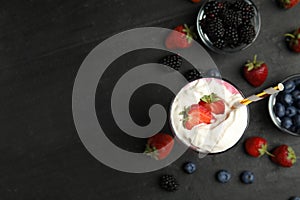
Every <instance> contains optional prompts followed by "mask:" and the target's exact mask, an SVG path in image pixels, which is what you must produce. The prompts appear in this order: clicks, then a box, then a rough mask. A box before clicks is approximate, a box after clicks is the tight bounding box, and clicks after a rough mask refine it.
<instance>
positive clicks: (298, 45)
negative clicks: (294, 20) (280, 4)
mask: <svg viewBox="0 0 300 200" xmlns="http://www.w3.org/2000/svg"><path fill="white" fill-rule="evenodd" d="M289 1H292V0H289ZM285 36H286V37H287V38H288V46H289V48H290V49H291V50H292V51H294V52H297V53H300V28H298V29H297V30H295V31H294V33H292V34H291V33H287V34H285Z"/></svg>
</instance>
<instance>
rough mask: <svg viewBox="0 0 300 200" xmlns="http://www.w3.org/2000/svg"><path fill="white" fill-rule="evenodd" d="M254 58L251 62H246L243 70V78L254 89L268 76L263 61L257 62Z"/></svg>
mask: <svg viewBox="0 0 300 200" xmlns="http://www.w3.org/2000/svg"><path fill="white" fill-rule="evenodd" d="M256 57H257V56H256V55H255V56H254V60H253V61H252V62H251V61H248V62H247V63H246V65H245V66H244V69H243V73H244V77H245V78H246V80H247V81H248V82H249V83H250V84H251V85H253V86H254V87H258V86H260V85H262V84H263V83H264V82H265V80H266V79H267V76H268V66H267V65H266V63H264V62H263V61H257V60H256Z"/></svg>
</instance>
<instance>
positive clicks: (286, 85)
mask: <svg viewBox="0 0 300 200" xmlns="http://www.w3.org/2000/svg"><path fill="white" fill-rule="evenodd" d="M283 85H284V91H285V92H286V93H291V92H292V91H293V90H294V89H295V87H296V84H295V82H294V81H292V80H289V81H286V82H285V83H283Z"/></svg>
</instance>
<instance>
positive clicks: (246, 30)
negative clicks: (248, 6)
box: [239, 25, 256, 44]
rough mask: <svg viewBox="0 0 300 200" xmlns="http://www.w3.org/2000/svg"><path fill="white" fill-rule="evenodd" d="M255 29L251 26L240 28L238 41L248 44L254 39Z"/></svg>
mask: <svg viewBox="0 0 300 200" xmlns="http://www.w3.org/2000/svg"><path fill="white" fill-rule="evenodd" d="M255 35H256V33H255V29H254V26H253V25H247V26H242V27H241V28H240V29H239V37H240V41H241V42H242V43H245V44H250V43H251V42H252V41H253V39H254V37H255Z"/></svg>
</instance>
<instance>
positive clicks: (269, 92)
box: [234, 83, 284, 108]
mask: <svg viewBox="0 0 300 200" xmlns="http://www.w3.org/2000/svg"><path fill="white" fill-rule="evenodd" d="M283 89H284V86H283V84H282V83H279V84H278V85H276V86H275V87H270V88H267V89H265V90H264V91H262V92H261V93H259V94H254V95H251V96H249V97H247V98H245V99H243V100H241V101H239V103H237V104H236V105H235V106H234V107H236V108H237V107H240V106H242V105H249V104H250V103H252V102H255V101H259V100H262V99H264V98H266V97H268V96H270V95H272V94H276V93H278V92H280V91H282V90H283Z"/></svg>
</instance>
